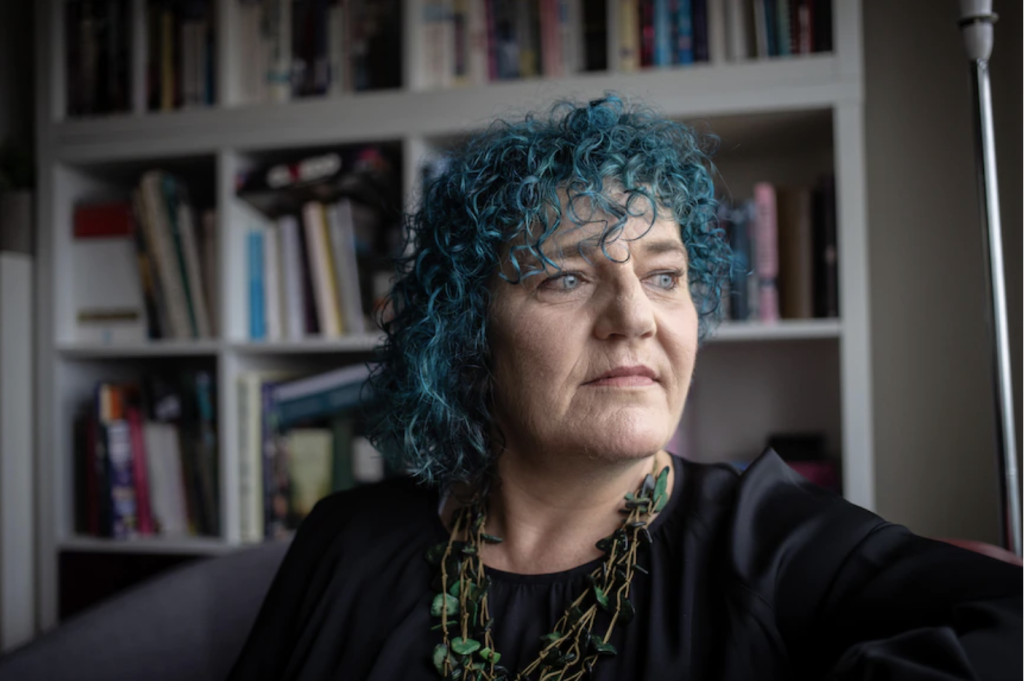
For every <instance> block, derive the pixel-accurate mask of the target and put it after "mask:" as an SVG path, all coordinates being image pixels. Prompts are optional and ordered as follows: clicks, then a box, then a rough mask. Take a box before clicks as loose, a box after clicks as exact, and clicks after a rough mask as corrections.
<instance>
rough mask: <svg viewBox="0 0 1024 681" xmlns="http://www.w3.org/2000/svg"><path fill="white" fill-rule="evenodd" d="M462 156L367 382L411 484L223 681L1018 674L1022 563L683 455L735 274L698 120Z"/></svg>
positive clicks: (442, 191) (293, 595)
mask: <svg viewBox="0 0 1024 681" xmlns="http://www.w3.org/2000/svg"><path fill="white" fill-rule="evenodd" d="M449 161H450V162H449V163H448V164H447V166H446V169H445V170H444V171H443V172H442V173H441V174H440V176H439V177H436V178H435V179H434V180H433V181H432V182H430V183H429V185H428V188H427V189H426V191H425V195H424V200H423V202H422V207H421V208H420V209H419V210H418V212H416V213H415V214H414V215H412V216H411V217H410V220H409V228H410V235H411V239H412V242H411V250H410V252H409V255H408V257H406V258H405V259H404V260H403V261H402V262H401V263H400V267H399V277H398V278H397V280H396V283H395V285H394V288H393V291H392V294H391V301H390V302H391V306H390V307H391V309H392V310H393V317H392V318H391V320H390V321H389V322H388V323H387V324H386V332H387V342H386V344H385V348H384V352H383V358H382V362H381V364H380V365H378V366H379V368H378V371H377V373H376V374H375V375H374V377H373V379H372V385H373V388H374V394H375V395H377V397H378V398H379V400H380V404H379V405H378V409H379V415H380V419H379V421H378V422H377V424H376V436H377V444H378V446H379V447H380V448H381V449H382V450H383V451H385V452H386V455H387V456H389V457H390V458H391V462H392V464H393V465H394V466H396V467H397V468H399V469H404V470H408V471H409V472H410V473H411V474H412V476H413V478H412V479H401V480H393V481H388V482H385V483H382V484H378V485H374V486H371V487H364V488H361V489H357V490H354V491H350V492H346V493H342V494H336V495H333V496H331V497H328V498H327V499H325V500H323V501H322V502H320V503H319V504H318V505H317V507H316V509H315V510H314V511H313V513H312V514H311V515H310V516H309V518H307V520H306V521H305V523H304V524H303V526H302V527H301V528H300V530H299V531H298V534H297V536H296V538H295V540H294V544H293V546H292V547H291V549H290V552H289V555H288V557H287V558H286V559H285V562H284V564H283V566H282V568H281V570H280V572H279V574H278V576H277V578H276V580H275V582H274V585H273V587H272V588H271V591H270V593H269V595H268V596H267V599H266V602H265V603H264V606H263V608H262V610H261V613H260V615H259V617H258V620H257V622H256V624H255V626H254V629H253V632H252V634H251V636H250V639H249V641H248V643H247V645H246V647H245V650H244V651H243V653H242V655H241V657H240V659H239V661H238V663H237V665H236V667H235V670H234V672H233V678H235V679H255V678H267V679H302V680H313V679H335V678H337V679H373V680H374V681H391V680H394V679H436V678H442V677H444V678H451V679H456V678H473V679H475V678H481V679H499V678H516V677H517V674H522V678H547V679H555V678H560V679H563V681H568V680H569V679H578V678H584V677H585V676H590V675H591V673H592V678H596V679H609V680H610V679H667V678H680V679H692V680H696V679H716V680H721V679H794V678H800V679H802V678H824V677H826V676H827V675H830V674H831V675H832V676H833V677H834V678H844V679H846V678H889V679H912V678H913V679H932V678H934V679H939V678H941V679H953V678H964V679H967V678H1003V677H1005V678H1010V677H1011V676H1012V677H1014V678H1020V671H1021V667H1020V641H1021V626H1020V623H1021V601H1020V594H1021V572H1020V570H1019V569H1017V568H1015V567H1012V566H1009V565H1007V564H1004V563H999V562H997V561H994V560H991V559H989V558H984V557H981V556H978V555H976V554H973V553H969V552H966V551H963V550H960V549H957V548H954V547H951V546H947V545H944V544H940V543H936V542H932V541H929V540H926V539H921V538H918V537H915V536H914V535H912V534H911V533H909V532H908V531H907V530H906V529H905V528H902V527H899V526H896V525H892V524H889V523H886V522H885V521H883V520H881V519H880V518H878V517H876V516H874V515H873V514H871V513H869V512H867V511H865V510H863V509H860V508H857V507H855V506H853V505H851V504H849V503H847V502H845V501H844V500H843V499H841V498H839V497H837V496H834V495H832V494H829V493H827V492H825V491H823V490H820V489H818V488H816V487H814V486H813V485H811V484H809V483H806V482H804V481H803V480H802V479H801V478H799V477H797V476H796V475H794V474H792V473H791V472H790V471H789V469H788V468H787V466H786V465H785V464H784V463H783V462H782V461H781V460H780V459H779V458H778V457H777V456H776V455H775V453H774V452H772V451H771V450H768V451H766V452H764V453H763V454H762V455H761V456H760V458H758V459H757V460H756V461H755V462H754V463H753V464H752V465H751V466H750V467H749V468H748V470H747V471H746V472H745V473H744V474H743V475H742V476H741V475H739V474H738V473H736V472H735V471H734V470H733V469H732V468H730V467H728V466H724V465H719V466H709V465H699V464H695V463H691V462H688V461H684V460H682V459H680V458H678V457H676V456H674V455H672V454H671V453H669V452H667V451H665V449H664V446H665V444H666V443H667V442H668V440H669V438H670V437H671V435H672V433H673V431H674V430H675V428H676V424H677V422H678V421H679V418H680V416H681V414H682V410H683V405H684V403H685V401H686V393H687V389H688V387H689V384H690V378H691V376H692V373H693V368H694V362H695V359H696V356H697V347H698V344H699V341H700V340H701V339H702V338H703V337H704V336H705V335H706V334H707V332H708V330H709V328H710V327H711V325H712V324H713V323H714V320H715V316H716V312H717V310H718V296H719V292H720V282H722V281H723V280H724V278H725V277H727V276H728V266H729V262H730V261H729V255H728V253H727V251H726V247H725V246H724V242H723V240H722V239H721V238H720V235H719V234H718V232H717V231H716V229H715V226H714V223H713V220H712V216H713V215H714V211H715V200H714V193H713V184H712V181H711V175H710V163H709V161H708V158H707V155H706V153H705V151H704V150H703V149H702V146H701V144H700V143H699V140H698V139H697V138H696V137H695V136H694V134H693V132H692V131H691V130H690V129H689V128H687V127H685V126H683V125H680V124H677V123H673V122H669V121H666V120H662V119H660V118H658V117H657V116H655V115H653V114H652V113H650V112H648V111H646V110H644V109H639V108H630V107H628V106H627V105H625V104H624V103H623V102H622V101H621V100H619V99H618V98H616V97H608V98H606V99H602V100H599V101H594V102H590V103H589V104H584V105H580V106H574V105H571V104H560V105H558V106H556V107H555V108H554V109H553V110H552V112H551V113H550V114H549V115H547V116H544V117H527V118H526V119H525V120H522V121H518V122H515V123H510V124H509V123H499V124H496V125H494V126H492V128H491V129H490V130H489V131H487V132H486V133H484V134H482V135H480V136H478V137H476V138H475V139H473V140H472V141H470V142H469V143H468V144H466V145H465V146H464V147H463V148H462V149H461V150H459V151H458V152H456V153H454V154H453V155H452V156H451V157H450V159H449ZM413 479H415V480H416V481H418V482H420V483H422V484H420V485H417V484H414V483H413V481H412V480H413Z"/></svg>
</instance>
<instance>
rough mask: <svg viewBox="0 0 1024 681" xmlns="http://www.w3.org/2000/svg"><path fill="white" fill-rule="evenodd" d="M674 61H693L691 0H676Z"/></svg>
mask: <svg viewBox="0 0 1024 681" xmlns="http://www.w3.org/2000/svg"><path fill="white" fill-rule="evenodd" d="M675 19H676V26H675V35H676V50H675V52H676V54H675V63H677V64H692V63H693V9H692V5H691V0H677V4H676V16H675Z"/></svg>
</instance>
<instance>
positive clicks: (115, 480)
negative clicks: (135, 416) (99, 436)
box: [105, 420, 138, 539]
mask: <svg viewBox="0 0 1024 681" xmlns="http://www.w3.org/2000/svg"><path fill="white" fill-rule="evenodd" d="M105 425H106V439H107V457H108V460H109V468H108V475H109V484H110V510H111V516H110V521H111V526H110V527H111V535H112V536H113V537H114V539H133V538H135V537H136V536H137V535H138V517H137V514H136V505H135V482H134V480H133V478H132V445H131V436H130V434H129V431H128V423H127V422H126V421H123V420H117V421H110V422H108V423H106V424H105Z"/></svg>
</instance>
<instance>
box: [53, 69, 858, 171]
mask: <svg viewBox="0 0 1024 681" xmlns="http://www.w3.org/2000/svg"><path fill="white" fill-rule="evenodd" d="M607 90H614V91H617V92H620V93H622V94H624V95H628V96H636V97H640V98H642V99H643V100H644V102H645V103H647V104H650V105H652V106H655V107H657V108H658V109H660V111H661V112H663V113H665V114H667V115H669V116H674V117H679V118H686V117H694V116H704V115H713V114H720V113H729V114H734V115H735V114H754V113H767V112H773V111H800V110H807V109H822V108H829V107H831V106H834V105H837V104H839V103H842V102H847V101H856V100H858V99H859V98H860V97H861V95H862V92H861V90H862V85H861V84H860V82H859V80H858V79H856V78H853V77H850V76H849V75H845V74H843V72H842V70H841V69H840V63H839V61H838V60H837V58H836V57H835V56H833V55H832V54H817V55H807V56H802V57H798V58H777V59H770V60H754V61H747V62H740V63H729V64H721V65H696V66H690V67H685V68H665V69H649V70H645V71H640V72H636V73H612V74H608V73H594V74H580V75H576V76H572V77H568V78H561V79H552V80H541V79H532V80H519V81H508V82H498V83H491V84H489V85H486V86H484V87H478V88H461V89H452V90H436V91H426V92H413V91H409V90H389V91H379V92H366V93H357V94H351V95H346V96H342V97H337V98H330V99H304V100H298V101H294V102H290V103H288V104H257V105H250V106H239V107H233V108H211V109H205V110H188V111H173V112H163V113H159V112H158V113H148V114H145V115H131V114H129V115H117V116H109V117H103V118H93V119H84V120H65V121H59V122H55V123H51V124H50V125H48V126H47V130H46V131H45V134H46V135H47V136H48V137H49V138H50V140H51V141H52V148H53V150H54V154H55V156H56V158H57V159H58V160H62V161H67V162H110V161H121V160H128V159H146V158H151V157H173V156H177V155H186V154H196V153H212V152H215V151H217V150H220V149H238V150H252V149H274V148H288V147H296V146H320V145H329V144H338V143H347V142H359V141H388V140H394V141H397V140H402V139H406V138H410V137H441V136H446V135H458V134H464V133H465V132H466V131H467V130H472V129H474V128H481V127H483V126H485V125H486V124H487V123H489V122H490V121H491V120H493V119H494V118H495V117H496V116H512V117H516V116H518V115H521V114H522V113H523V112H525V111H529V110H536V109H537V108H538V107H546V106H547V105H549V104H550V103H551V102H552V101H554V100H555V99H558V98H591V97H596V96H600V95H601V94H602V93H604V92H605V91H607Z"/></svg>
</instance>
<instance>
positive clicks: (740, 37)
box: [725, 0, 750, 61]
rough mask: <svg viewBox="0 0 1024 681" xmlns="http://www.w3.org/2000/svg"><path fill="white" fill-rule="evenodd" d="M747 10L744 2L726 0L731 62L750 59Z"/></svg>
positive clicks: (727, 48) (727, 36)
mask: <svg viewBox="0 0 1024 681" xmlns="http://www.w3.org/2000/svg"><path fill="white" fill-rule="evenodd" d="M745 8H746V3H745V2H744V0H725V26H726V29H725V33H726V56H727V58H728V59H729V61H742V60H744V59H749V58H750V51H749V49H748V46H747V40H748V38H747V21H746V10H745Z"/></svg>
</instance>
